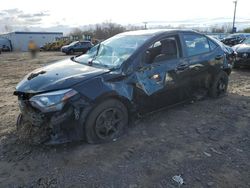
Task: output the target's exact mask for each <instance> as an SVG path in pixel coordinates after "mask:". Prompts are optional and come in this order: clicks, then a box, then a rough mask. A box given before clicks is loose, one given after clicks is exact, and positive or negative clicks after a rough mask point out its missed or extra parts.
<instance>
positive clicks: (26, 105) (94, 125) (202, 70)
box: [14, 30, 231, 144]
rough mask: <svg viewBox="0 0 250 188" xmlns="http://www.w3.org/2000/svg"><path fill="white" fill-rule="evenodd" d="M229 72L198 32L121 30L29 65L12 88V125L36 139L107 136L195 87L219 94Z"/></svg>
mask: <svg viewBox="0 0 250 188" xmlns="http://www.w3.org/2000/svg"><path fill="white" fill-rule="evenodd" d="M230 73H231V64H230V62H229V61H228V60H227V55H226V52H225V50H224V49H223V46H222V44H220V43H218V42H216V41H215V40H213V39H211V38H209V37H207V36H205V35H203V34H200V33H197V32H194V31H191V30H142V31H131V32H125V33H121V34H118V35H116V36H114V37H112V38H109V39H107V40H105V41H103V42H101V43H100V44H98V45H96V46H94V47H93V48H91V49H90V50H89V51H88V52H87V53H86V54H84V55H81V56H76V57H72V58H70V59H66V60H62V61H59V62H56V63H53V64H50V65H47V66H45V67H42V68H40V69H37V70H35V71H33V72H31V73H29V74H28V75H27V76H26V77H25V78H24V79H23V80H22V81H21V82H20V83H19V84H18V85H17V87H16V91H15V92H14V95H16V96H18V102H19V107H20V111H21V113H20V115H19V116H18V119H17V130H18V131H21V130H22V131H23V130H27V129H28V130H29V131H28V133H27V134H28V135H29V136H32V137H33V138H36V139H34V140H33V141H34V142H36V141H37V142H39V143H41V142H46V143H48V144H59V143H65V142H70V141H74V140H86V141H87V142H88V143H103V142H108V141H112V140H114V139H117V138H118V137H120V136H121V135H122V134H123V133H124V131H125V130H126V128H127V126H128V124H129V122H130V121H131V117H132V116H133V115H135V114H141V115H143V114H147V113H149V112H152V111H154V110H157V109H160V108H163V107H166V106H172V105H174V104H178V103H180V102H183V101H187V100H190V99H191V98H192V97H193V95H194V94H195V92H197V91H199V90H204V91H206V92H207V93H208V94H209V95H210V96H212V97H218V96H221V95H223V94H225V92H226V90H227V85H228V76H229V74H230ZM20 134H21V133H20Z"/></svg>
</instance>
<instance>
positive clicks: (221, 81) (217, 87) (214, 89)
mask: <svg viewBox="0 0 250 188" xmlns="http://www.w3.org/2000/svg"><path fill="white" fill-rule="evenodd" d="M227 87H228V75H227V73H226V72H224V71H221V72H220V73H219V74H218V75H217V76H216V77H215V79H214V81H213V83H212V86H211V87H210V89H209V95H210V96H211V97H213V98H216V97H220V96H223V95H225V93H226V92H227Z"/></svg>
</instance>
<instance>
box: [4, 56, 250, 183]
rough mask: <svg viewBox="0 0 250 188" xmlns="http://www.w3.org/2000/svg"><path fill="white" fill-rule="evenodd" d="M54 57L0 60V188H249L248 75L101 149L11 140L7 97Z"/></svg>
mask: <svg viewBox="0 0 250 188" xmlns="http://www.w3.org/2000/svg"><path fill="white" fill-rule="evenodd" d="M64 58H69V57H67V56H65V55H63V54H61V53H60V52H57V53H50V52H48V53H46V52H43V53H39V54H38V57H37V58H35V59H31V58H30V56H29V54H28V53H3V54H1V55H0V96H1V97H0V187H93V188H106V187H107V188H109V187H110V188H111V187H112V188H113V187H117V188H123V187H124V188H125V187H128V188H137V187H138V188H141V187H150V188H151V187H152V188H154V187H155V188H158V187H159V188H165V187H167V188H168V187H170V188H172V187H173V188H175V187H178V184H177V183H176V182H175V181H173V179H172V177H173V176H174V175H181V177H182V178H183V179H184V185H181V187H191V188H196V187H197V188H202V187H216V188H217V187H218V188H221V187H225V188H231V187H233V188H236V187H237V188H238V187H241V188H247V187H250V181H249V180H250V69H244V68H242V69H238V70H234V71H233V72H232V74H231V76H230V85H229V92H228V95H227V96H225V97H223V98H220V99H210V98H205V99H203V100H200V101H195V102H191V103H190V104H185V105H181V106H178V107H175V108H172V109H168V110H162V111H160V112H157V113H153V114H151V115H148V116H147V117H144V118H142V119H139V120H136V122H135V123H134V126H132V127H131V128H129V130H128V132H127V134H126V135H124V136H123V137H122V138H120V139H119V140H117V141H114V142H112V143H107V144H101V145H88V144H86V143H83V142H79V143H72V144H67V145H61V146H57V147H47V146H29V145H25V144H22V143H20V142H19V141H18V140H17V137H16V132H15V121H16V117H17V115H18V113H19V110H18V104H17V99H16V97H15V96H13V95H12V93H13V91H14V88H15V86H16V84H17V83H18V82H19V81H20V80H21V79H22V77H23V76H24V75H26V74H27V73H28V72H29V71H31V70H33V69H35V68H37V67H41V66H43V65H45V64H46V63H48V62H50V61H54V60H59V59H64Z"/></svg>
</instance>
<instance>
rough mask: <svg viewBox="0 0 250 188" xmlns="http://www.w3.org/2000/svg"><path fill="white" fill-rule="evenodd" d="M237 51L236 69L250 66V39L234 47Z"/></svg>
mask: <svg viewBox="0 0 250 188" xmlns="http://www.w3.org/2000/svg"><path fill="white" fill-rule="evenodd" d="M233 49H234V50H235V51H236V53H237V56H236V61H235V62H234V66H233V67H234V68H238V67H240V66H250V38H247V39H246V40H244V41H243V42H242V43H241V44H238V45H236V46H234V47H233Z"/></svg>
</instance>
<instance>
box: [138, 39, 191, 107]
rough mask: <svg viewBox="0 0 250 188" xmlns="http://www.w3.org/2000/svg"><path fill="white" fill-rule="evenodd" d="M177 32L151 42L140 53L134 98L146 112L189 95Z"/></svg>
mask: <svg viewBox="0 0 250 188" xmlns="http://www.w3.org/2000/svg"><path fill="white" fill-rule="evenodd" d="M182 54H183V53H182V48H181V44H180V40H179V36H178V35H173V36H166V37H162V38H160V39H159V40H156V41H154V42H153V43H152V44H151V45H150V46H149V47H148V48H147V49H146V50H145V51H144V52H143V58H142V62H141V67H140V68H139V69H138V70H137V72H136V80H137V83H136V101H137V102H138V103H139V106H140V111H141V112H147V111H151V110H155V109H157V108H161V107H164V106H166V105H172V104H175V103H177V102H179V101H182V100H184V99H186V98H187V97H188V96H189V93H190V92H189V84H190V77H189V64H188V62H187V61H186V59H185V58H183V56H182Z"/></svg>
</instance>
